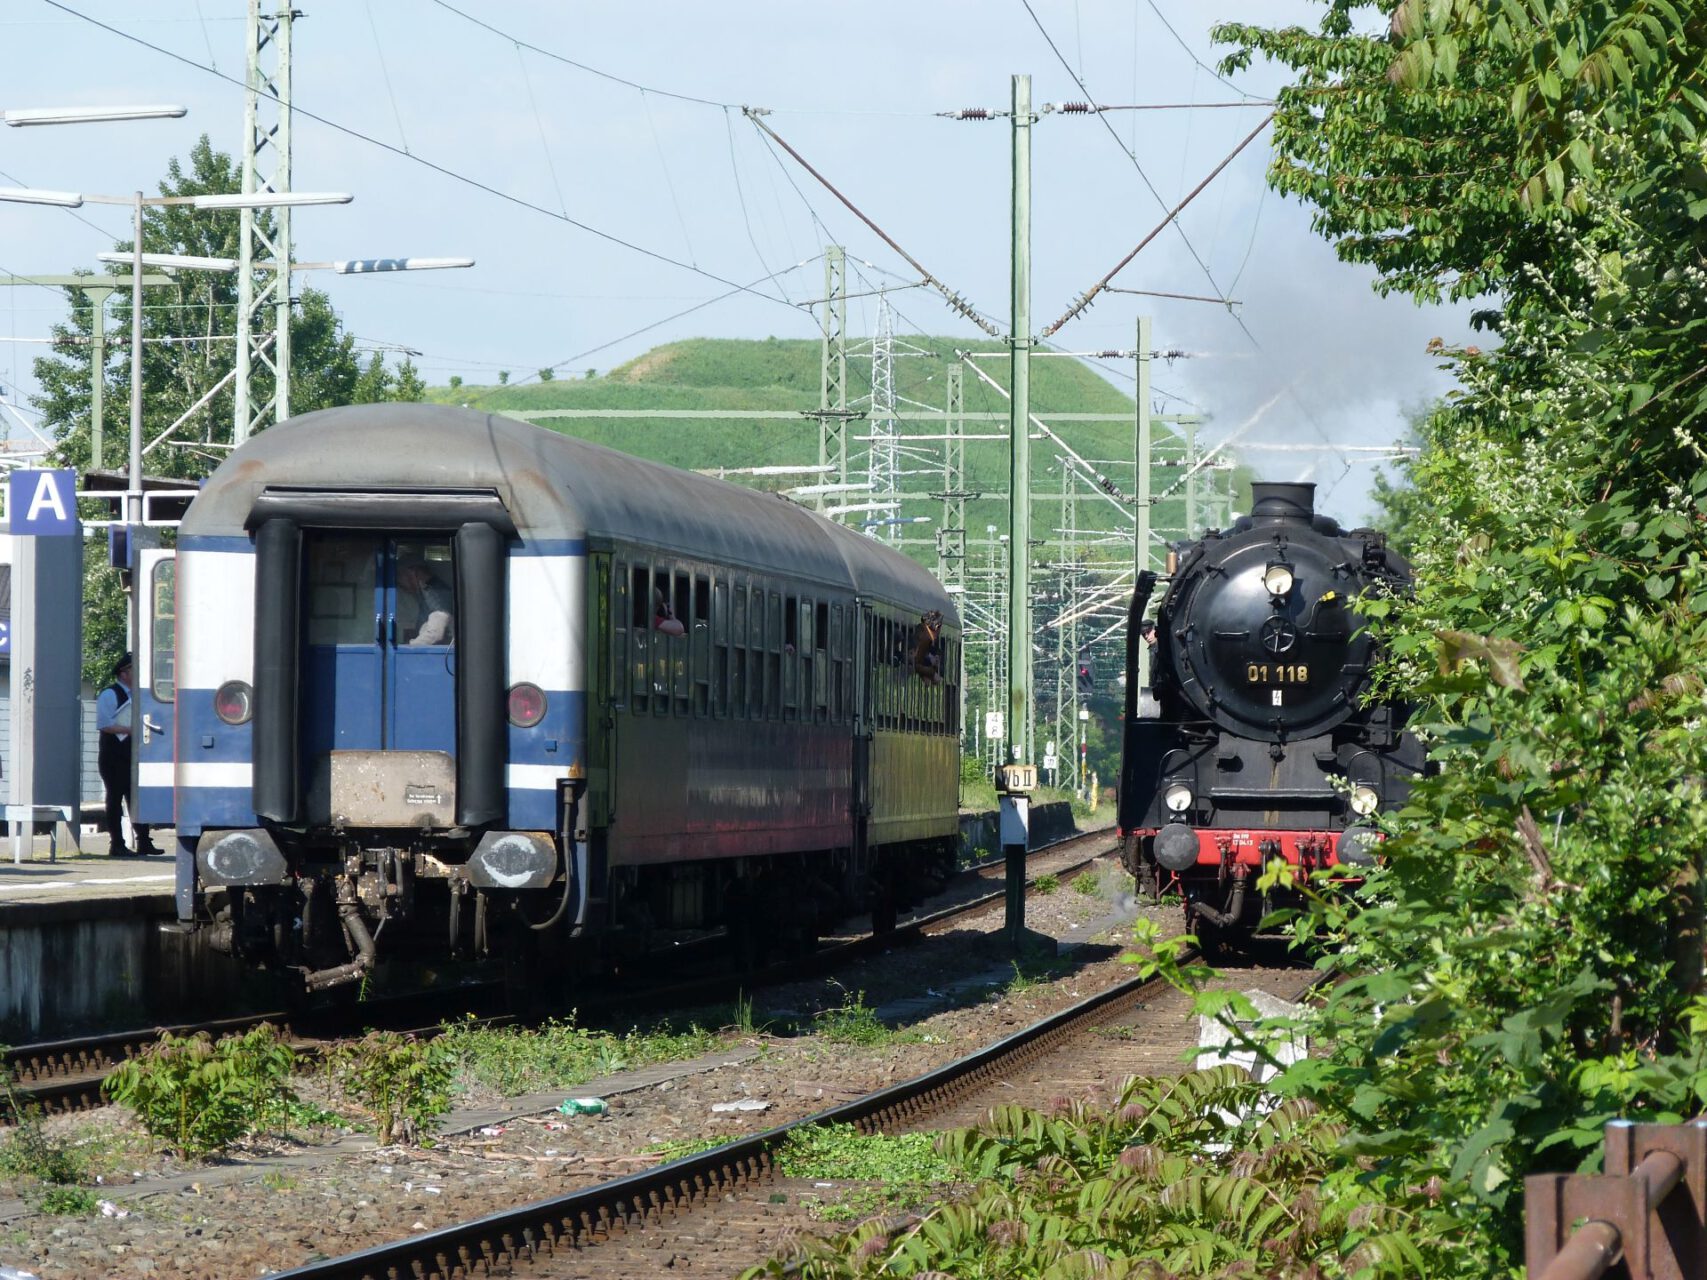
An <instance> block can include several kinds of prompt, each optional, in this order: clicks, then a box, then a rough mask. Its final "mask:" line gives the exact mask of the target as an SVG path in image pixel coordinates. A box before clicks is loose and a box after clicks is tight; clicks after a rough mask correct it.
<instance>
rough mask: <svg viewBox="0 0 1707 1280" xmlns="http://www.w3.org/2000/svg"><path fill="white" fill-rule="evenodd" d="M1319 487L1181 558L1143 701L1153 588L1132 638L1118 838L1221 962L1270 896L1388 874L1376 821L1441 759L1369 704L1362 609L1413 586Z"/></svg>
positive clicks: (1142, 594) (1143, 598) (1270, 499)
mask: <svg viewBox="0 0 1707 1280" xmlns="http://www.w3.org/2000/svg"><path fill="white" fill-rule="evenodd" d="M1315 487H1316V486H1315V485H1313V484H1281V483H1257V484H1253V485H1252V486H1251V490H1252V499H1253V500H1252V504H1251V513H1250V515H1248V516H1242V517H1240V518H1239V519H1238V520H1237V521H1236V522H1234V524H1233V527H1232V528H1230V529H1227V530H1225V531H1217V530H1211V531H1210V532H1208V533H1206V534H1204V535H1203V537H1201V538H1200V539H1198V540H1197V541H1195V542H1190V543H1186V544H1183V545H1181V546H1180V547H1178V548H1176V554H1177V557H1178V560H1177V567H1175V569H1174V570H1173V573H1172V576H1171V580H1170V581H1169V583H1168V587H1167V592H1166V594H1165V595H1164V596H1163V598H1162V602H1161V605H1160V608H1159V611H1158V614H1157V618H1156V628H1155V633H1154V634H1155V640H1154V649H1153V652H1152V653H1151V655H1150V656H1151V661H1152V667H1153V683H1152V687H1151V689H1149V690H1148V691H1144V690H1141V684H1142V680H1141V675H1140V655H1141V647H1142V646H1144V645H1145V644H1147V643H1148V641H1147V640H1146V639H1145V637H1144V635H1143V634H1142V630H1141V622H1142V620H1143V617H1144V613H1145V610H1146V608H1147V606H1148V603H1149V596H1150V595H1151V593H1152V591H1153V589H1154V586H1155V578H1154V576H1153V575H1151V574H1145V575H1143V577H1142V579H1141V581H1140V582H1139V584H1138V587H1137V589H1136V590H1135V592H1134V594H1133V599H1132V605H1131V614H1130V617H1129V626H1128V631H1127V657H1126V667H1127V682H1126V690H1127V693H1126V718H1125V737H1124V741H1123V744H1122V745H1123V751H1122V758H1121V776H1120V809H1119V822H1120V830H1121V834H1122V836H1123V851H1124V852H1123V856H1124V861H1125V863H1126V867H1127V869H1128V870H1129V871H1131V872H1132V874H1133V875H1134V876H1135V877H1137V879H1138V883H1139V885H1140V886H1141V887H1144V888H1146V889H1148V890H1149V891H1150V892H1151V893H1152V894H1157V895H1159V894H1166V893H1176V892H1177V893H1178V894H1179V896H1180V898H1181V900H1182V902H1183V904H1184V907H1185V911H1186V921H1187V927H1188V928H1189V929H1190V931H1191V932H1193V933H1195V934H1196V935H1197V937H1198V939H1199V941H1200V943H1201V944H1202V947H1203V950H1204V951H1205V953H1213V952H1214V951H1216V950H1218V949H1219V948H1220V947H1221V946H1223V945H1225V944H1227V943H1229V942H1236V941H1239V940H1242V939H1245V938H1249V937H1250V936H1252V935H1253V934H1254V933H1255V932H1256V930H1257V926H1258V924H1259V922H1260V921H1261V920H1262V918H1263V917H1264V916H1265V915H1266V914H1268V913H1269V912H1270V911H1271V910H1273V909H1275V908H1276V907H1279V906H1283V905H1285V902H1284V899H1283V897H1282V896H1281V895H1280V894H1279V893H1276V892H1273V891H1271V892H1270V893H1269V894H1267V895H1264V894H1262V893H1260V892H1259V891H1258V889H1257V882H1258V880H1259V879H1260V878H1261V876H1262V871H1263V869H1264V867H1265V866H1266V865H1267V864H1269V863H1270V862H1271V861H1273V860H1275V859H1281V860H1284V861H1285V862H1287V863H1289V864H1290V865H1291V866H1293V867H1295V868H1297V869H1298V872H1299V873H1300V876H1301V877H1303V876H1307V875H1308V874H1309V873H1310V872H1312V871H1314V870H1316V869H1317V868H1322V867H1343V868H1345V874H1346V875H1347V876H1348V877H1355V876H1356V875H1357V874H1358V870H1357V869H1358V868H1360V867H1366V866H1369V865H1370V864H1371V863H1372V862H1373V861H1374V858H1375V850H1376V846H1377V844H1378V843H1379V841H1380V838H1381V837H1380V834H1379V832H1378V830H1377V828H1376V826H1375V825H1374V823H1373V822H1372V821H1371V819H1373V818H1374V817H1375V816H1376V815H1377V814H1379V813H1381V812H1384V811H1388V810H1391V809H1394V808H1396V807H1398V806H1399V805H1400V804H1402V803H1403V801H1404V799H1405V796H1406V794H1407V793H1408V792H1409V790H1410V786H1411V780H1412V779H1413V778H1415V777H1416V776H1417V775H1418V774H1419V773H1421V772H1422V770H1423V767H1424V763H1425V753H1424V750H1423V746H1422V744H1421V743H1420V742H1419V741H1418V739H1417V738H1416V736H1415V735H1414V734H1412V733H1410V732H1409V731H1408V730H1407V729H1406V722H1407V719H1408V716H1409V711H1410V709H1409V707H1407V706H1406V705H1404V704H1401V703H1395V702H1369V701H1368V700H1367V699H1366V697H1365V694H1366V691H1367V689H1368V686H1369V681H1370V670H1371V665H1372V663H1373V662H1374V660H1375V658H1376V646H1375V642H1374V640H1373V639H1372V638H1371V637H1370V635H1369V634H1368V632H1367V630H1366V629H1365V627H1364V623H1363V619H1362V618H1361V617H1360V616H1359V615H1358V613H1357V611H1356V603H1357V600H1358V598H1359V596H1361V595H1363V594H1365V593H1369V592H1403V591H1405V590H1407V589H1408V588H1409V586H1410V584H1411V580H1412V578H1411V568H1410V565H1409V564H1407V563H1406V561H1405V560H1404V558H1403V557H1401V556H1400V555H1399V554H1398V553H1397V552H1395V551H1394V550H1393V549H1392V548H1390V547H1389V546H1388V545H1387V539H1386V535H1385V534H1382V533H1379V532H1376V531H1375V530H1372V529H1353V530H1349V531H1347V530H1344V529H1341V528H1340V526H1339V525H1338V523H1336V522H1335V521H1334V520H1332V519H1330V518H1328V517H1327V516H1322V515H1318V514H1316V512H1315V509H1314V497H1315Z"/></svg>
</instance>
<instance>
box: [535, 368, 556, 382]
mask: <svg viewBox="0 0 1707 1280" xmlns="http://www.w3.org/2000/svg"><path fill="white" fill-rule="evenodd" d="M556 378H557V370H555V369H553V368H552V367H551V366H550V365H546V366H545V368H543V369H541V370H540V371H539V380H540V381H541V382H553V381H555V380H556Z"/></svg>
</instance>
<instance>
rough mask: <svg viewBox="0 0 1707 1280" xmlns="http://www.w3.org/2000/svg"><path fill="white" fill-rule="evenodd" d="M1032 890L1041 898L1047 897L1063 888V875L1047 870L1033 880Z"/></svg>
mask: <svg viewBox="0 0 1707 1280" xmlns="http://www.w3.org/2000/svg"><path fill="white" fill-rule="evenodd" d="M1031 888H1032V892H1034V893H1036V894H1037V896H1038V897H1040V898H1047V897H1048V896H1049V895H1050V894H1052V893H1055V892H1057V891H1058V890H1059V889H1060V888H1061V877H1060V876H1058V875H1055V874H1054V873H1053V872H1050V871H1045V872H1044V873H1043V874H1042V875H1040V876H1038V877H1036V878H1035V879H1034V880H1032V882H1031Z"/></svg>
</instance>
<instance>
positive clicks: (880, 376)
mask: <svg viewBox="0 0 1707 1280" xmlns="http://www.w3.org/2000/svg"><path fill="white" fill-rule="evenodd" d="M896 425H897V423H896V418H895V313H894V311H893V310H892V309H891V308H890V306H889V295H888V294H887V293H880V294H878V295H877V331H876V333H875V334H874V335H873V336H872V339H871V451H870V452H869V453H868V454H867V455H866V478H867V479H868V480H869V481H870V484H871V499H872V501H873V502H896V501H898V498H897V495H898V494H899V493H900V492H901V475H900V467H899V465H898V456H897V450H896V442H895V429H896ZM894 515H895V516H899V515H900V508H899V507H898V506H897V507H896V508H895V510H894ZM878 527H879V528H881V529H882V530H883V538H884V541H886V542H894V541H895V540H896V538H897V536H898V534H897V531H898V530H899V529H900V527H901V526H900V525H899V524H898V523H896V521H895V519H893V518H891V519H888V520H887V521H886V522H885V523H883V524H881V525H879V526H878Z"/></svg>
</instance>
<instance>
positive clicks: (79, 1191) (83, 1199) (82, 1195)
mask: <svg viewBox="0 0 1707 1280" xmlns="http://www.w3.org/2000/svg"><path fill="white" fill-rule="evenodd" d="M33 1203H34V1204H35V1207H36V1211H37V1212H38V1213H47V1214H52V1215H54V1216H56V1217H61V1218H87V1217H89V1216H90V1215H91V1214H93V1213H94V1212H95V1210H97V1209H98V1208H100V1207H101V1202H100V1200H99V1198H97V1197H96V1195H95V1193H94V1192H93V1191H91V1190H89V1189H88V1188H87V1187H58V1186H55V1187H49V1188H48V1189H47V1190H46V1191H43V1192H42V1193H41V1194H40V1195H38V1196H36V1197H35V1198H34V1200H33Z"/></svg>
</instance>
